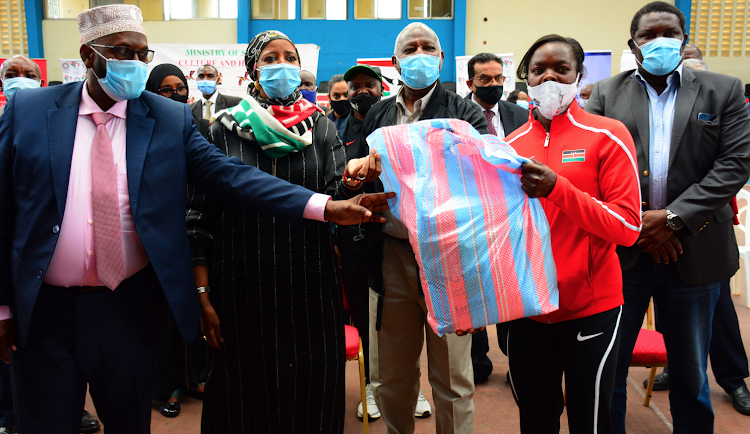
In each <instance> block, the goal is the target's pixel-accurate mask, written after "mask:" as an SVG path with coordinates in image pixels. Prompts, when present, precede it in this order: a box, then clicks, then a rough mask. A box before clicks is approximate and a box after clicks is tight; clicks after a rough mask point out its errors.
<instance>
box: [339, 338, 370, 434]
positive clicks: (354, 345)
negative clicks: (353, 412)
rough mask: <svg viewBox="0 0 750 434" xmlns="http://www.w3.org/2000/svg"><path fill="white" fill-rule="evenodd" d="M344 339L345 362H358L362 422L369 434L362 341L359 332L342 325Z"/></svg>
mask: <svg viewBox="0 0 750 434" xmlns="http://www.w3.org/2000/svg"><path fill="white" fill-rule="evenodd" d="M344 332H345V333H346V337H345V338H344V339H345V340H346V341H345V342H346V361H347V362H349V361H352V360H358V361H359V390H360V393H361V395H362V414H363V415H364V417H362V422H363V423H364V425H365V434H370V425H369V421H368V420H367V419H368V417H367V395H366V389H365V356H364V354H363V353H362V340H361V339H360V338H359V331H357V329H356V327H352V326H350V325H348V324H344Z"/></svg>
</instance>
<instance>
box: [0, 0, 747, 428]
mask: <svg viewBox="0 0 750 434" xmlns="http://www.w3.org/2000/svg"><path fill="white" fill-rule="evenodd" d="M78 23H79V30H80V39H81V47H80V53H81V57H82V59H83V61H84V62H85V64H86V67H87V68H88V72H87V76H86V80H85V81H84V82H82V83H74V84H67V85H63V86H55V87H51V88H45V89H38V88H39V87H41V85H42V83H41V77H40V75H39V74H38V67H35V64H34V63H33V62H31V61H30V60H29V59H27V58H24V57H22V56H20V57H19V56H17V57H14V58H13V59H10V60H8V61H6V62H4V63H3V65H2V77H1V78H2V90H3V91H4V92H5V95H6V97H7V98H8V105H7V106H6V109H5V112H4V113H2V116H1V117H0V273H2V274H0V275H1V276H2V277H3V278H4V280H5V281H6V282H12V283H11V284H7V285H4V286H2V288H0V358H2V360H3V361H5V362H6V363H8V362H9V363H10V372H8V370H7V366H4V365H3V366H0V381H2V388H1V389H0V407H2V406H3V404H6V405H5V407H6V408H7V407H8V405H10V408H11V411H10V412H9V413H7V412H6V416H5V419H4V420H3V419H2V418H0V424H3V425H4V426H3V427H0V432H3V430H4V431H5V432H11V431H10V429H11V428H12V427H14V426H17V427H18V430H19V432H21V433H22V434H47V433H50V432H60V433H68V434H70V433H77V432H92V431H95V430H97V429H98V428H99V423H98V422H97V421H96V420H95V419H93V417H92V416H91V415H90V414H88V413H86V412H85V411H84V413H83V418H81V411H82V410H83V402H84V398H85V395H86V392H87V389H88V391H89V393H90V394H91V397H92V399H93V401H94V404H95V406H96V409H97V413H98V415H99V417H100V418H101V419H102V423H103V424H104V426H105V430H106V431H107V432H111V433H125V432H128V433H130V432H139V433H148V432H150V423H151V403H152V401H153V400H155V401H157V402H158V403H159V410H160V412H161V414H163V415H164V416H166V417H176V416H178V415H179V413H180V410H181V408H180V397H181V396H182V395H186V396H194V397H198V398H200V399H202V400H203V414H202V420H201V432H203V433H216V434H228V433H251V432H258V433H296V432H321V433H341V432H343V426H344V408H345V393H344V383H345V379H344V363H345V358H344V330H343V324H344V313H343V298H344V297H346V300H347V302H348V306H349V312H350V316H351V321H352V323H353V324H354V325H355V326H356V328H357V329H358V331H359V334H360V336H361V339H362V342H363V347H364V354H365V357H366V362H365V377H366V382H367V386H366V389H367V392H366V396H365V401H366V404H367V410H366V412H365V410H364V408H363V405H362V403H360V406H359V408H358V416H359V417H363V418H364V417H368V418H373V419H377V418H382V419H383V421H384V424H385V426H386V430H387V432H388V433H412V432H414V430H415V421H414V418H415V416H416V417H419V416H427V415H431V414H433V415H434V419H435V425H436V431H437V432H444V433H449V432H450V433H471V432H472V431H473V422H474V412H475V410H474V403H473V397H474V392H475V384H480V383H482V382H484V381H486V380H487V378H488V377H489V375H490V374H491V372H492V369H493V364H492V361H491V360H490V359H489V357H488V355H487V354H488V351H489V342H488V336H487V333H486V330H484V327H480V328H477V329H468V330H458V331H457V332H456V333H455V334H444V335H442V336H438V335H437V334H436V333H435V332H434V331H433V330H432V328H431V327H430V326H429V325H428V324H427V313H428V308H427V303H426V302H425V296H424V291H423V288H422V287H421V284H420V279H419V273H420V271H419V267H418V264H417V260H416V258H415V253H414V251H413V249H412V246H411V244H410V243H409V237H410V234H409V232H408V230H407V229H406V227H405V226H404V225H403V223H401V222H400V221H399V220H398V219H397V218H396V217H395V216H394V215H393V214H392V213H391V212H390V211H389V210H388V206H387V199H389V198H393V197H394V194H393V193H386V192H384V188H383V184H382V183H381V182H380V180H379V175H380V173H381V168H382V165H381V156H380V155H379V154H377V153H376V152H375V151H374V150H371V149H370V147H369V145H368V142H367V137H368V136H370V135H371V134H372V133H373V132H374V131H376V130H377V129H379V128H383V127H388V126H393V125H403V124H412V123H416V122H419V121H421V120H428V119H439V118H452V119H459V120H463V121H465V122H467V123H469V124H470V125H471V126H472V127H473V128H475V129H476V130H477V131H478V132H479V133H481V134H491V135H495V136H497V137H499V138H500V139H502V140H504V141H505V142H506V143H508V144H509V145H510V146H512V147H513V148H514V149H515V150H516V151H517V152H518V154H519V155H522V156H529V157H531V158H530V160H529V161H528V162H526V163H524V164H523V171H522V175H521V177H520V186H521V189H522V190H523V192H524V193H525V194H527V195H528V196H529V197H530V198H538V199H539V200H540V201H541V202H542V204H543V207H544V212H545V215H546V217H547V220H548V222H549V226H550V232H551V248H552V253H553V255H554V257H555V260H556V266H557V276H558V286H559V291H560V297H559V310H557V311H555V312H553V313H551V314H549V315H545V316H543V317H532V318H524V319H520V320H516V321H512V322H510V323H506V324H500V325H498V326H497V335H498V344H499V346H500V348H501V349H502V351H503V353H504V354H506V355H507V356H508V359H509V372H508V373H507V379H508V381H509V382H510V385H511V387H512V390H513V395H514V398H515V401H516V404H517V405H518V409H519V415H520V425H521V426H520V428H521V431H522V432H524V433H555V432H559V431H560V416H561V414H562V412H563V410H564V409H565V407H566V406H567V413H568V424H569V429H570V432H574V433H597V432H598V433H624V432H625V428H626V426H625V413H626V411H625V410H626V404H625V403H626V378H627V374H628V367H629V365H630V355H631V354H632V351H633V347H634V345H635V339H636V337H637V335H638V331H639V329H640V327H641V323H642V321H643V317H644V314H645V311H646V308H647V306H648V304H649V301H650V300H651V299H653V301H654V304H655V306H656V309H657V314H656V318H657V322H658V327H659V329H660V331H661V332H662V333H663V335H664V341H665V343H666V347H667V352H668V355H669V371H668V374H667V373H665V374H663V377H661V378H660V381H663V382H664V383H666V386H667V387H668V388H669V390H670V404H671V412H672V417H673V420H674V430H675V432H676V433H707V432H712V430H713V422H714V421H713V411H712V407H711V402H710V399H709V396H708V393H709V390H708V379H707V374H706V373H707V359H708V355H709V352H710V354H711V357H712V363H714V364H715V365H716V364H717V363H718V364H722V362H723V363H724V364H723V365H722V366H726V367H727V368H726V369H725V370H721V371H720V372H721V374H719V372H717V380H719V377H720V375H721V378H722V379H723V380H719V381H720V384H721V385H722V387H724V389H725V390H726V392H727V393H728V394H729V395H730V396H731V397H732V400H733V403H734V406H735V408H736V409H737V410H738V411H739V412H741V413H743V414H748V415H750V392H749V391H748V389H747V386H746V385H745V382H744V378H745V377H747V376H748V372H747V356H746V355H745V352H744V349H743V348H741V345H742V341H741V339H740V338H739V328H738V327H737V326H736V322H737V321H736V314H735V313H734V312H733V310H732V309H731V307H728V306H731V300H730V301H729V303H728V304H727V302H726V300H727V299H726V297H727V294H728V284H727V282H728V279H729V278H730V277H731V276H732V275H733V274H734V273H735V272H736V271H737V268H738V263H739V257H738V251H737V242H736V239H735V236H734V229H733V224H732V223H733V217H735V213H736V210H735V211H733V208H732V203H733V200H734V197H735V195H736V193H737V192H738V191H739V190H740V189H741V188H743V186H744V185H745V183H746V182H747V180H748V177H749V176H750V114H749V113H748V109H747V105H746V103H745V99H744V96H743V92H742V88H741V83H740V81H739V80H738V79H736V78H733V77H729V76H726V75H722V74H717V73H713V72H708V71H706V69H707V66H706V67H704V65H705V63H703V64H701V63H694V64H692V66H689V65H688V62H683V60H684V59H686V58H687V57H688V56H687V54H686V53H687V51H688V48H689V47H688V45H687V34H686V28H685V18H684V16H683V15H682V13H681V12H680V10H679V9H677V8H675V7H674V6H673V5H670V4H668V3H664V2H653V3H649V4H647V5H646V6H644V7H643V8H642V9H640V10H639V11H638V12H637V13H636V14H635V15H634V17H633V20H632V24H631V27H630V39H629V41H628V45H629V46H630V48H631V50H632V52H633V54H634V55H635V57H636V60H637V64H638V67H637V69H636V70H635V71H626V72H623V73H620V74H618V75H616V76H614V77H612V78H609V79H605V80H602V81H601V82H597V83H594V84H592V85H590V86H587V87H584V88H583V89H581V90H580V97H579V98H580V100H579V99H578V98H577V95H578V93H579V87H580V84H581V80H582V78H583V77H585V75H586V70H585V68H584V64H583V62H584V50H583V48H582V47H581V45H580V44H579V43H578V41H576V40H575V39H573V38H570V37H564V36H560V35H555V34H550V35H546V36H542V37H540V38H539V39H538V40H537V41H536V42H534V43H533V44H532V46H531V47H530V48H529V50H528V51H527V52H526V53H525V55H524V56H523V58H522V60H521V61H520V62H519V65H518V70H517V78H518V79H519V80H521V81H522V82H525V83H526V88H525V89H526V90H525V91H521V90H517V91H514V92H513V93H511V95H509V97H508V101H504V100H502V99H501V97H502V95H503V93H502V84H503V81H504V79H503V62H502V59H500V58H498V57H497V56H495V55H493V54H489V53H482V54H478V55H476V56H474V58H472V59H471V60H470V61H469V63H468V72H469V79H468V81H467V86H468V87H469V89H470V93H469V95H467V96H466V97H465V98H463V97H460V96H458V95H456V94H455V93H453V92H450V91H449V90H447V89H446V88H445V87H444V86H443V85H442V84H441V82H440V79H439V76H440V71H441V69H442V65H443V62H444V60H445V59H444V57H445V55H444V53H443V50H442V49H441V46H440V40H439V38H438V37H437V35H436V34H435V32H434V31H433V30H432V29H431V28H430V27H429V26H427V25H425V24H423V23H418V22H415V23H412V24H410V25H408V26H406V27H405V28H404V29H403V30H402V31H401V32H400V33H399V34H398V35H397V36H396V38H395V48H394V53H393V58H392V60H393V66H394V67H395V68H396V70H397V71H398V73H399V74H400V77H401V81H402V82H401V83H400V84H401V85H402V86H401V88H400V90H399V92H398V93H397V94H396V95H394V96H393V97H391V98H386V99H383V98H382V95H383V75H382V73H381V70H380V69H379V68H377V67H371V66H367V65H354V66H352V67H351V68H349V69H348V70H346V71H342V72H343V73H342V74H337V75H335V76H334V77H332V78H331V79H330V80H329V82H328V89H327V92H328V97H329V101H330V106H331V111H330V112H329V113H327V114H326V112H325V110H323V109H322V108H321V107H320V106H318V105H317V104H316V101H317V91H318V87H317V83H316V78H315V77H314V75H312V74H311V73H310V72H308V71H303V70H301V62H300V57H299V53H298V50H297V48H296V46H295V44H294V43H293V42H292V40H291V39H290V38H289V37H287V36H286V35H284V34H283V33H281V32H278V31H274V30H268V31H264V32H261V33H259V34H258V35H256V36H255V37H254V38H253V39H252V40H251V41H250V43H249V45H248V47H247V50H246V55H245V66H246V68H247V73H248V76H249V77H250V78H251V80H252V84H251V85H250V87H249V89H248V94H247V95H246V96H245V97H243V98H239V97H232V96H228V95H223V94H221V93H220V92H219V91H218V86H219V85H220V84H221V75H220V73H219V71H218V70H217V69H216V68H215V67H213V66H211V65H204V66H202V67H201V68H200V69H199V70H198V71H197V79H198V81H197V84H198V89H199V92H200V95H199V96H198V95H196V96H195V97H196V98H195V101H194V102H193V103H192V104H190V105H188V104H187V103H188V100H189V89H188V83H187V79H186V77H185V76H184V75H183V73H182V72H181V71H180V69H179V68H178V67H177V66H174V65H169V64H162V65H158V66H156V67H155V68H153V69H152V70H151V72H150V73H148V72H147V67H146V65H147V64H148V63H149V62H150V61H151V60H152V59H153V54H154V53H153V51H151V50H149V48H148V40H147V38H146V34H145V31H144V29H143V26H142V16H141V12H140V10H139V9H138V8H137V7H136V6H131V5H109V6H102V7H98V8H93V9H90V10H87V11H84V12H82V13H81V14H80V15H79V19H78ZM693 68H695V69H693ZM19 90H20V92H19ZM169 100H171V101H169ZM47 143H49V146H47V145H46V144H47ZM40 144H45V145H44V146H40ZM571 152H572V153H574V154H575V158H570V155H571ZM532 156H533V157H532ZM186 185H187V200H186V201H185V198H186V190H185V187H186ZM185 235H187V236H185ZM707 252H710V254H706V253H707ZM342 287H343V289H342ZM715 312H716V314H715ZM719 313H720V316H721V317H720V318H719V317H718V315H719ZM732 315H734V320H733V321H734V322H732ZM718 319H720V320H721V321H718ZM712 328H713V329H714V330H721V331H722V336H721V338H722V339H717V338H716V336H715V335H714V336H712ZM730 337H736V338H735V339H731V338H730ZM185 342H187V344H186V343H185ZM425 342H426V344H427V359H428V362H429V363H428V367H427V369H428V378H429V383H430V385H431V388H432V397H433V403H434V406H435V408H434V410H433V408H432V407H431V405H430V403H429V402H428V401H427V400H426V399H425V397H424V395H423V394H422V391H421V390H420V364H419V359H420V355H421V353H422V350H423V345H424V344H425ZM738 342H739V343H738ZM738 345H739V346H740V348H737V347H738ZM726 347H731V351H729V350H726ZM714 358H717V359H718V360H717V362H714V360H713V359H714ZM729 359H731V360H729ZM743 360H744V362H743ZM743 364H744V365H743ZM154 367H155V368H154ZM563 375H564V377H563ZM563 378H564V383H563ZM9 383H12V384H13V391H14V393H13V395H12V398H13V399H12V400H11V399H10V396H9V394H8V388H9V387H8V386H9ZM563 385H564V387H565V392H563ZM563 393H565V395H563ZM61 398H62V400H63V402H62V403H61V402H60V401H61ZM8 403H10V404H8ZM2 411H3V410H2V408H0V414H1V413H2ZM92 419H93V420H92Z"/></svg>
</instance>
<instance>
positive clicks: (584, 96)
mask: <svg viewBox="0 0 750 434" xmlns="http://www.w3.org/2000/svg"><path fill="white" fill-rule="evenodd" d="M592 90H594V83H589V84H587V85H586V86H583V87H582V88H581V97H580V98H578V105H579V106H580V107H581V108H585V107H586V103H587V102H588V101H589V98H590V97H591V91H592Z"/></svg>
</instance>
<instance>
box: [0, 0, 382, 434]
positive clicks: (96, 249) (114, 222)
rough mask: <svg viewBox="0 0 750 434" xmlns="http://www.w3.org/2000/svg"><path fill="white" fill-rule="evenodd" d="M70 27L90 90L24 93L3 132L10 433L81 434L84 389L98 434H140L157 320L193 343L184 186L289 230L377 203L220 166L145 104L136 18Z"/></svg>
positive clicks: (178, 122)
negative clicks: (285, 223) (77, 34)
mask: <svg viewBox="0 0 750 434" xmlns="http://www.w3.org/2000/svg"><path fill="white" fill-rule="evenodd" d="M78 22H79V27H80V31H81V44H82V45H81V48H80V53H81V58H82V59H83V61H84V63H85V64H86V67H87V68H88V72H87V79H86V81H85V82H83V83H75V84H68V85H62V86H55V87H52V88H45V89H35V90H24V91H19V92H17V93H16V95H14V97H13V98H11V99H10V101H9V103H8V105H7V107H6V111H5V113H4V115H3V116H2V118H0V281H2V282H3V283H2V285H0V358H2V359H3V360H4V361H6V362H7V361H8V360H9V359H10V362H11V374H12V381H13V385H14V387H13V392H14V401H15V403H16V413H17V426H18V429H19V431H20V432H23V433H24V434H37V433H39V434H49V433H52V432H54V433H67V434H73V433H78V432H79V429H80V424H81V410H82V409H83V405H84V398H85V394H86V387H87V385H88V387H89V391H90V393H91V396H92V398H93V400H94V404H95V405H96V408H97V412H98V414H99V416H100V417H101V419H102V422H103V423H104V424H105V425H106V430H107V433H108V434H111V433H135V432H138V433H148V432H149V431H150V417H151V405H150V404H151V389H152V386H153V375H154V374H153V373H154V364H155V359H156V354H157V350H158V347H159V341H160V339H161V334H162V331H163V328H164V325H165V322H166V318H167V309H171V310H172V312H173V314H174V317H175V319H176V320H177V323H178V325H179V327H180V330H181V331H182V334H183V336H185V337H191V338H192V337H194V336H195V335H196V332H197V330H195V328H196V327H197V324H198V321H197V320H198V318H199V317H200V312H201V310H200V305H199V302H198V296H197V291H196V288H195V281H194V278H193V274H192V271H191V268H190V249H189V246H188V239H187V237H186V226H185V208H184V203H185V184H186V182H190V183H192V184H195V185H196V186H198V187H201V188H203V189H204V190H207V191H212V192H214V194H217V195H219V196H220V197H221V198H222V199H223V200H226V201H229V202H231V203H234V204H236V205H238V206H244V207H247V208H251V209H255V210H263V211H265V212H267V213H268V214H270V215H275V216H277V217H279V218H283V219H286V220H289V221H292V222H295V223H299V224H302V223H303V218H314V219H319V220H324V219H328V220H331V221H334V222H336V223H339V224H357V223H360V222H362V221H379V222H382V221H384V219H382V218H380V217H377V216H374V215H373V214H372V212H371V211H369V210H367V209H366V208H365V207H363V206H362V205H364V206H366V207H369V208H371V209H372V210H373V211H376V212H377V211H380V210H381V209H383V208H385V206H384V205H383V204H384V202H385V195H365V196H358V198H355V199H354V200H352V201H345V202H334V201H330V200H328V199H329V198H328V197H327V196H322V195H317V194H314V193H313V192H311V191H308V190H306V189H304V188H302V187H299V186H293V185H291V184H288V183H286V182H285V181H282V180H280V179H278V178H276V177H273V176H270V175H267V174H265V173H263V172H261V171H260V170H257V169H256V168H254V167H251V166H246V165H244V164H242V163H241V162H240V161H239V160H237V159H230V158H227V157H226V155H224V154H223V153H222V152H221V151H219V150H218V149H217V148H216V147H214V146H213V145H211V144H209V143H208V142H207V141H205V139H203V137H202V136H201V135H200V134H199V133H198V131H197V130H196V129H195V127H194V125H193V121H192V114H191V113H190V109H189V107H188V105H186V104H178V103H176V102H173V101H170V100H169V99H167V98H163V97H160V96H158V95H154V94H151V93H149V92H145V93H143V87H144V85H145V78H146V77H145V76H146V73H145V67H144V65H145V63H147V62H149V61H150V60H151V58H152V57H153V52H150V51H149V50H148V41H147V39H146V35H145V32H144V31H143V27H142V16H141V11H140V10H139V9H138V8H137V7H135V6H130V5H110V6H103V7H99V8H94V9H91V10H88V11H84V12H82V13H81V14H80V15H79V19H78ZM321 196H322V197H321ZM112 213H114V218H111V217H112ZM113 228H116V231H115V230H113ZM9 349H10V350H11V352H10V357H9V354H8V350H9Z"/></svg>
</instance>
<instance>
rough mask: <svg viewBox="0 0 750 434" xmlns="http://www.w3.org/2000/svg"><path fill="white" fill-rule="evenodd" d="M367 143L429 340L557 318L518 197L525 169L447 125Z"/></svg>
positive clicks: (456, 124)
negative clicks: (412, 266)
mask: <svg viewBox="0 0 750 434" xmlns="http://www.w3.org/2000/svg"><path fill="white" fill-rule="evenodd" d="M367 140H368V142H369V143H370V147H371V148H375V150H376V151H377V152H378V153H380V155H381V157H382V162H383V172H382V174H381V175H380V179H381V180H382V181H383V185H384V187H385V191H394V192H396V197H395V198H394V199H391V200H389V205H390V208H391V211H392V213H393V214H394V216H396V218H398V219H399V220H401V222H403V223H404V225H405V226H406V227H407V229H408V230H409V241H410V243H411V246H412V248H413V249H414V253H415V255H416V259H417V262H418V264H419V268H420V279H421V282H422V288H423V290H424V293H425V300H426V302H427V307H428V310H429V313H428V316H427V320H428V322H429V324H430V326H431V327H432V329H433V330H434V331H435V333H437V334H438V335H439V336H442V335H443V333H454V332H455V331H456V330H467V329H469V328H477V327H482V326H487V325H490V324H497V323H501V322H506V321H511V320H514V319H517V318H525V317H531V316H536V315H542V314H546V313H549V312H552V311H555V310H557V308H558V291H557V272H556V268H555V263H554V260H553V257H552V248H551V245H550V232H549V224H548V223H547V218H546V217H545V215H544V210H543V209H542V205H541V203H540V202H539V200H537V199H529V197H528V196H527V195H526V194H525V193H524V192H523V191H522V190H521V182H520V179H519V178H520V174H521V163H523V162H525V161H528V160H527V159H525V158H523V157H520V156H518V155H517V154H516V153H515V151H514V150H513V148H512V147H510V146H508V145H507V144H505V143H504V142H502V141H500V140H499V139H498V138H497V137H495V136H492V135H485V136H482V135H480V134H479V133H478V132H477V131H476V130H475V129H474V128H472V126H471V125H469V124H468V123H466V122H464V121H460V120H455V119H434V120H426V121H420V122H417V123H415V124H410V125H399V126H393V127H384V128H380V129H378V130H377V131H375V132H374V133H373V134H371V135H370V137H368V138H367ZM386 292H387V291H386ZM386 296H387V294H386Z"/></svg>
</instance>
